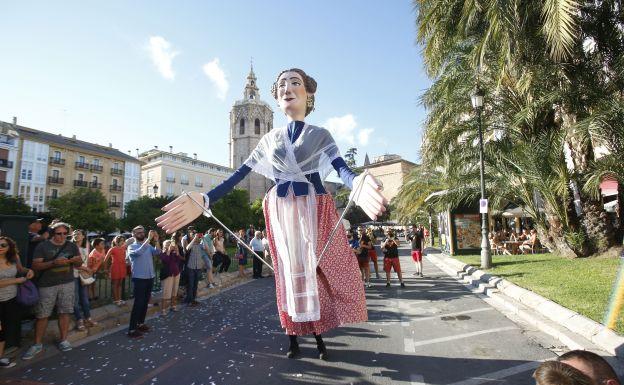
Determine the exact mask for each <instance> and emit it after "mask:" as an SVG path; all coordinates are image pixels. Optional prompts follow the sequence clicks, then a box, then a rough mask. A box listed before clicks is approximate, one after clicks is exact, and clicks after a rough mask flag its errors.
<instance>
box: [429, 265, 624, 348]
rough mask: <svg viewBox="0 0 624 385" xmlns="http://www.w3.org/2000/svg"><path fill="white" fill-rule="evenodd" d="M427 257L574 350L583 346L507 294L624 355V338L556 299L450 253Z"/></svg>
mask: <svg viewBox="0 0 624 385" xmlns="http://www.w3.org/2000/svg"><path fill="white" fill-rule="evenodd" d="M427 256H428V257H429V258H431V259H434V260H437V261H438V262H439V263H441V264H444V265H445V266H446V267H448V268H450V269H452V270H453V271H455V272H456V274H457V275H458V276H459V277H460V278H463V279H464V280H466V281H468V283H470V284H471V285H472V286H475V287H480V288H481V289H482V290H483V293H484V294H485V295H487V296H488V297H490V298H492V299H493V300H494V301H495V302H497V303H498V304H500V305H501V306H503V307H505V308H507V309H508V310H509V311H511V312H512V313H514V314H517V315H518V316H520V317H522V318H523V319H525V320H527V321H529V322H530V323H531V324H533V325H534V326H535V327H537V328H539V329H540V330H542V331H543V332H545V333H548V334H550V335H552V336H554V337H555V338H557V339H559V340H560V341H561V342H563V343H564V344H566V345H567V346H568V347H570V348H571V349H582V348H583V346H580V344H579V343H578V342H576V341H574V340H573V339H571V338H570V337H568V336H566V335H565V333H561V331H559V330H556V328H553V327H552V325H549V324H548V323H547V322H544V321H542V320H539V319H537V318H536V317H533V316H532V315H530V314H526V310H523V309H521V308H520V307H518V306H517V305H515V304H513V303H512V302H511V301H509V300H507V299H506V298H505V297H508V298H511V299H513V300H514V301H517V302H518V303H520V304H522V305H524V306H525V307H526V308H528V309H530V310H532V311H534V312H536V313H538V314H540V315H542V316H543V317H545V318H547V319H548V320H550V321H552V322H554V323H555V324H557V325H559V326H561V327H563V328H565V329H567V330H569V331H571V332H573V333H575V334H578V335H579V336H581V337H583V338H585V339H587V340H589V341H591V342H592V343H593V344H595V345H597V346H598V347H600V348H601V349H603V350H605V351H606V352H608V353H609V354H612V355H614V356H616V357H618V359H622V358H624V352H623V351H622V350H623V349H622V347H623V346H624V337H623V336H620V335H619V334H617V333H616V332H614V331H613V330H611V329H609V328H607V327H606V326H604V325H602V324H600V323H598V322H596V321H594V320H591V319H589V318H587V317H585V316H583V315H581V314H579V313H577V312H575V311H572V310H570V309H568V308H566V307H563V306H561V305H559V304H557V303H556V302H554V301H551V300H549V299H547V298H544V297H542V296H541V295H539V294H536V293H534V292H532V291H530V290H527V289H525V288H522V287H520V286H518V285H516V284H514V283H512V282H510V281H508V280H506V279H504V278H500V277H497V276H495V275H492V274H490V273H487V272H485V271H483V270H479V269H477V268H475V267H474V266H471V265H468V264H465V263H463V262H461V261H458V260H456V259H454V258H452V257H451V256H449V255H446V254H443V253H440V254H437V255H436V254H428V255H427Z"/></svg>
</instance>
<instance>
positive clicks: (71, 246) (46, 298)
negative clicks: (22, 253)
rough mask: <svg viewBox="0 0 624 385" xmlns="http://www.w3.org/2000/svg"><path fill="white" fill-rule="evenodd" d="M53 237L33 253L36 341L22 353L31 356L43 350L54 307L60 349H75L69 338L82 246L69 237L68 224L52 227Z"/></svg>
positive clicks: (42, 243) (28, 358) (24, 356)
mask: <svg viewBox="0 0 624 385" xmlns="http://www.w3.org/2000/svg"><path fill="white" fill-rule="evenodd" d="M50 229H51V233H52V238H51V239H49V240H46V241H43V242H41V243H40V244H39V245H38V246H37V248H36V249H35V252H34V253H33V263H32V268H33V270H35V271H36V272H38V274H39V275H38V278H37V286H38V289H39V302H38V303H37V304H36V305H35V308H34V311H35V318H36V319H37V321H36V322H35V343H34V344H33V345H32V346H31V347H30V348H28V350H27V351H26V353H24V355H23V356H22V359H24V360H30V359H32V358H33V357H34V356H36V355H37V354H39V353H41V352H42V351H43V344H42V340H43V335H44V334H45V331H46V328H47V326H48V318H49V317H50V315H52V312H53V311H54V308H56V312H57V314H58V324H59V335H60V342H59V343H58V348H59V350H61V351H64V352H66V351H69V350H71V349H72V346H71V344H70V343H69V341H67V334H68V332H69V322H70V314H72V313H73V312H74V285H75V284H74V267H78V266H80V265H81V264H82V256H81V255H80V250H79V249H78V246H76V244H75V243H73V242H69V241H68V240H67V235H68V234H69V225H67V224H66V223H62V222H58V223H55V224H54V225H53V226H51V227H50Z"/></svg>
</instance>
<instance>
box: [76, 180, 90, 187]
mask: <svg viewBox="0 0 624 385" xmlns="http://www.w3.org/2000/svg"><path fill="white" fill-rule="evenodd" d="M74 187H89V182H87V181H86V180H77V179H74Z"/></svg>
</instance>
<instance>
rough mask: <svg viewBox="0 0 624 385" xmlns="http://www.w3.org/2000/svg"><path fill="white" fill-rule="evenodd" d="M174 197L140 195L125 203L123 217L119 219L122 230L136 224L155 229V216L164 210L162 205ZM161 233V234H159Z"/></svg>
mask: <svg viewBox="0 0 624 385" xmlns="http://www.w3.org/2000/svg"><path fill="white" fill-rule="evenodd" d="M174 199H175V197H155V198H152V197H148V196H142V197H139V198H138V199H135V200H133V201H130V202H128V203H126V205H125V209H124V214H125V215H124V217H123V218H122V219H121V220H120V226H121V228H122V229H123V230H126V231H129V230H132V229H133V228H134V227H136V226H139V225H141V226H144V227H145V228H147V229H152V230H157V229H158V227H157V226H156V218H157V217H159V216H161V215H162V214H163V213H164V212H163V211H162V207H163V206H165V205H166V204H167V203H169V202H171V201H173V200H174ZM161 235H162V234H161Z"/></svg>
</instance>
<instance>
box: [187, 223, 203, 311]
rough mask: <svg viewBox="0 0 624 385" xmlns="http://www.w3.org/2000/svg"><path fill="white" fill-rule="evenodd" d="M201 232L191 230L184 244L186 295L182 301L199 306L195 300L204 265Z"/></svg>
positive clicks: (192, 305)
mask: <svg viewBox="0 0 624 385" xmlns="http://www.w3.org/2000/svg"><path fill="white" fill-rule="evenodd" d="M202 237H203V234H200V233H198V232H197V231H195V230H192V231H191V233H190V239H191V241H190V242H189V243H188V245H186V255H187V257H186V297H185V298H184V302H185V303H186V304H187V305H188V306H191V307H195V306H199V302H197V300H196V298H197V287H198V285H199V279H200V277H201V271H202V268H203V266H204V261H203V259H202V256H203V255H202V253H203V251H204V250H203V247H204V246H203V245H202V244H201V240H202Z"/></svg>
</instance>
